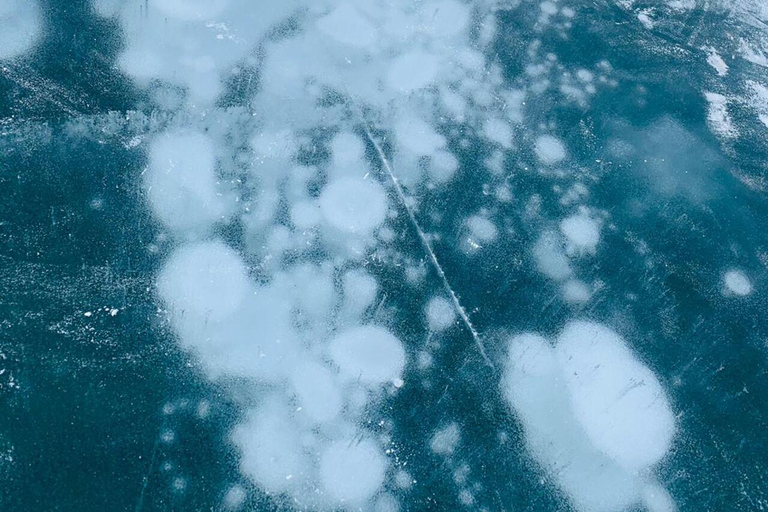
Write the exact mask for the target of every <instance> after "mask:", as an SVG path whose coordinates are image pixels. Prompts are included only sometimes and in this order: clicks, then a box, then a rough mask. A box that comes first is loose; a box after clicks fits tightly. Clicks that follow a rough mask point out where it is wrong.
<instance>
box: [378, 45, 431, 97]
mask: <svg viewBox="0 0 768 512" xmlns="http://www.w3.org/2000/svg"><path fill="white" fill-rule="evenodd" d="M438 70H439V65H438V59H437V57H435V56H434V55H432V54H430V53H427V52H425V51H423V50H415V51H412V52H409V53H405V54H403V55H400V56H399V57H396V58H395V59H394V60H393V61H392V63H391V64H390V65H389V70H388V72H387V85H389V87H390V88H391V89H392V90H395V91H399V92H402V93H411V92H413V91H416V90H418V89H423V88H425V87H428V86H430V85H431V84H432V83H433V82H434V81H435V78H436V77H437V72H438Z"/></svg>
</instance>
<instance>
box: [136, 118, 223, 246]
mask: <svg viewBox="0 0 768 512" xmlns="http://www.w3.org/2000/svg"><path fill="white" fill-rule="evenodd" d="M216 181H217V180H216V158H215V156H214V150H213V142H212V141H211V139H210V138H209V137H208V136H206V135H203V134H201V133H195V132H189V133H182V132H175V133H166V134H163V135H160V136H158V137H156V138H155V139H154V140H153V141H152V143H151V145H150V148H149V165H148V168H147V172H146V175H145V179H144V186H145V189H146V193H147V198H148V199H149V204H150V206H151V207H152V210H153V211H154V213H155V215H156V216H157V217H158V218H159V219H160V220H161V221H162V222H163V223H164V224H165V225H166V226H167V227H168V228H170V229H172V230H173V231H176V232H178V233H183V234H202V233H204V232H206V231H208V230H209V229H210V228H211V227H212V226H213V225H214V224H215V223H216V222H217V221H219V220H221V219H223V218H224V214H225V211H226V207H225V205H224V203H223V198H222V196H221V195H220V194H219V193H218V190H217V182H216Z"/></svg>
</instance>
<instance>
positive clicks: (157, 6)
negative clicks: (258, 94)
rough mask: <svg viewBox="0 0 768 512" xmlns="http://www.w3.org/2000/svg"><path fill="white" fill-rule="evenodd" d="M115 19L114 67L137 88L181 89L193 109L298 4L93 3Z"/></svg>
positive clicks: (199, 0) (210, 0) (242, 0)
mask: <svg viewBox="0 0 768 512" xmlns="http://www.w3.org/2000/svg"><path fill="white" fill-rule="evenodd" d="M96 6H97V9H98V11H99V12H100V13H102V14H104V15H109V16H117V18H118V19H119V20H120V22H121V25H122V29H123V30H122V33H123V34H124V36H125V44H124V46H123V47H122V51H121V53H120V55H119V56H118V66H120V68H121V69H122V71H123V72H125V73H126V74H128V75H129V76H131V77H132V78H133V79H134V80H135V81H136V82H137V84H138V85H140V86H148V85H149V84H150V83H151V82H152V81H153V80H162V81H164V82H167V83H170V84H173V85H176V86H180V87H183V88H184V89H185V90H186V91H187V92H188V93H189V99H190V100H191V103H192V104H194V105H210V104H212V103H213V101H214V100H215V99H216V97H217V96H218V95H219V94H220V93H221V91H222V90H223V85H222V84H223V83H224V82H225V80H226V78H227V75H228V73H229V72H230V71H231V70H232V69H233V68H234V66H235V65H236V63H237V62H238V61H239V60H240V59H242V58H244V57H245V56H246V55H247V54H248V53H249V52H250V51H251V50H252V49H253V46H254V45H255V44H256V42H257V41H258V40H259V39H260V38H261V37H262V36H263V35H264V34H265V32H266V31H267V30H268V29H269V28H270V27H271V26H272V25H273V24H274V23H276V22H277V21H279V20H281V19H283V18H284V17H286V16H287V15H288V14H289V13H290V12H291V11H292V10H293V9H295V8H296V7H297V6H298V2H297V1H295V0H285V1H282V2H266V3H263V4H262V5H260V6H259V8H258V9H254V8H253V3H252V2H250V1H249V0H157V1H153V2H149V3H147V4H146V6H145V3H143V2H122V3H119V4H118V3H117V2H108V1H106V0H99V1H98V2H97V4H96Z"/></svg>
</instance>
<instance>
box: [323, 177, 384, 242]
mask: <svg viewBox="0 0 768 512" xmlns="http://www.w3.org/2000/svg"><path fill="white" fill-rule="evenodd" d="M320 211H321V212H322V214H323V218H324V219H325V220H326V222H327V223H328V224H329V225H330V226H332V227H334V228H336V229H338V230H340V231H342V232H346V233H355V234H361V235H365V234H368V233H370V232H372V231H373V230H375V229H376V228H378V227H379V226H380V225H381V224H382V223H383V222H384V220H385V219H386V216H387V194H386V192H385V190H384V188H383V187H382V186H381V185H380V184H379V183H378V182H377V181H375V180H374V179H373V178H369V179H364V178H362V177H359V178H358V177H344V178H339V179H337V180H334V181H332V182H331V183H329V184H328V185H327V186H326V187H325V188H324V189H323V191H322V193H321V195H320Z"/></svg>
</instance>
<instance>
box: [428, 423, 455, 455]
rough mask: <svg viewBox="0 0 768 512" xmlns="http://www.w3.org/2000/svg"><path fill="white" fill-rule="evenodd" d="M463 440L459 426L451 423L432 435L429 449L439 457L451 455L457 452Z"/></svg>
mask: <svg viewBox="0 0 768 512" xmlns="http://www.w3.org/2000/svg"><path fill="white" fill-rule="evenodd" d="M460 438H461V431H460V430H459V425H458V424H456V423H449V424H448V425H446V426H444V427H443V428H441V429H440V430H438V431H437V432H435V433H434V434H433V435H432V439H430V441H429V449H430V450H432V452H433V453H436V454H438V455H451V454H453V452H454V451H455V450H456V446H457V445H458V444H459V440H460Z"/></svg>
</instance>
